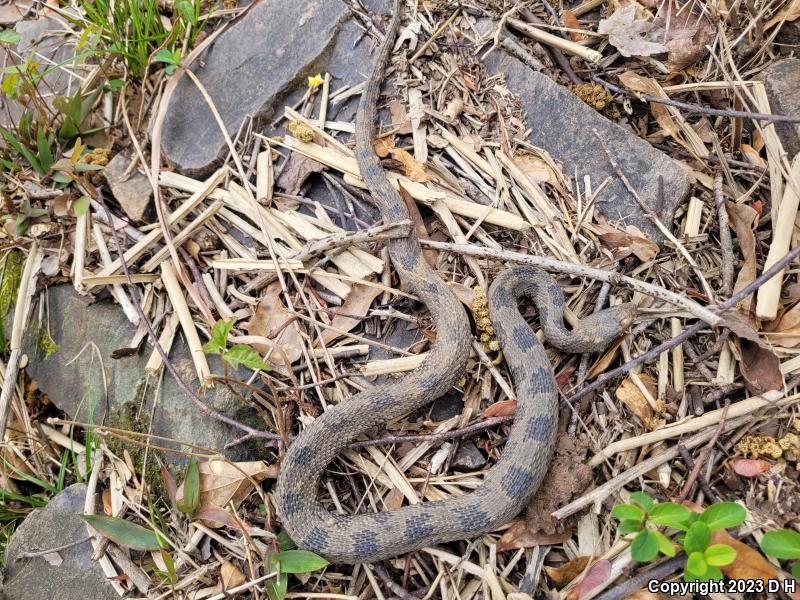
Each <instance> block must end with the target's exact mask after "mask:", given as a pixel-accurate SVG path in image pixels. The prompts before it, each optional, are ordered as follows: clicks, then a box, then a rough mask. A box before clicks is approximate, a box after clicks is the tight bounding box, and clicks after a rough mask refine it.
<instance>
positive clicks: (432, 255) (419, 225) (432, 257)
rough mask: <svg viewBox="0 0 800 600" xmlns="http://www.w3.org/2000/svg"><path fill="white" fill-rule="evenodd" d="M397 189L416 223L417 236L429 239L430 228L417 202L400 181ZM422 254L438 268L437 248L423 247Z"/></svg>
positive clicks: (412, 220) (431, 264) (432, 265)
mask: <svg viewBox="0 0 800 600" xmlns="http://www.w3.org/2000/svg"><path fill="white" fill-rule="evenodd" d="M397 191H398V192H399V193H400V197H401V198H402V199H403V203H404V204H405V205H406V210H407V211H408V216H409V217H410V218H411V222H412V223H413V224H414V230H415V231H416V232H417V237H418V238H419V239H421V240H429V239H430V235H428V228H427V227H426V226H425V221H424V220H423V218H422V213H421V212H419V207H417V202H416V200H414V198H413V197H412V196H411V194H409V193H408V191H407V190H406V189H405V188H404V187H403V186H402V185H401V184H400V182H398V189H397ZM422 256H424V257H425V260H426V261H427V262H428V264H429V265H430V266H431V267H433V268H434V269H436V257H437V256H439V253H438V252H437V251H436V250H433V249H431V248H423V249H422Z"/></svg>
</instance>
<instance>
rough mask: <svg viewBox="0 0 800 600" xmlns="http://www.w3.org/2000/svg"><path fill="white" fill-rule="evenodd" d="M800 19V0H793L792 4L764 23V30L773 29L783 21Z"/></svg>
mask: <svg viewBox="0 0 800 600" xmlns="http://www.w3.org/2000/svg"><path fill="white" fill-rule="evenodd" d="M797 19H800V0H792V2H791V4H789V6H787V7H786V8H784V9H783V10H780V11H778V12H777V13H776V14H775V16H774V17H772V18H771V19H770V20H769V21H767V22H766V23H765V24H764V31H766V30H767V29H772V28H773V27H775V25H777V24H778V23H780V22H781V21H796V20H797Z"/></svg>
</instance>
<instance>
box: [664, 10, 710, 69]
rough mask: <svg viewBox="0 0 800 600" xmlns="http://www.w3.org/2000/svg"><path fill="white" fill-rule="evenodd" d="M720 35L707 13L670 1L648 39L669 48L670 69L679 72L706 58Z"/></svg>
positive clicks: (668, 65)
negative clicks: (693, 10) (696, 11)
mask: <svg viewBox="0 0 800 600" xmlns="http://www.w3.org/2000/svg"><path fill="white" fill-rule="evenodd" d="M716 34H717V26H716V25H715V24H714V22H713V21H712V20H711V19H710V18H709V17H708V16H707V15H706V14H696V13H694V12H692V10H691V8H689V9H688V10H687V7H686V6H684V5H683V4H678V2H675V1H673V0H668V1H667V2H664V3H661V4H660V6H659V9H658V14H656V18H655V20H654V21H653V28H652V29H651V30H650V33H649V35H648V37H649V39H651V40H654V41H658V42H663V43H664V44H665V45H666V47H667V50H668V52H667V67H669V69H670V70H671V71H673V72H675V71H680V70H682V69H685V68H686V67H688V66H689V65H691V64H693V63H694V62H696V61H697V60H698V59H699V58H700V57H702V56H703V55H704V54H705V53H706V45H708V44H710V43H711V42H712V40H713V39H714V36H715V35H716Z"/></svg>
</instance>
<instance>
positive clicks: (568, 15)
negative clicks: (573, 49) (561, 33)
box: [562, 10, 586, 42]
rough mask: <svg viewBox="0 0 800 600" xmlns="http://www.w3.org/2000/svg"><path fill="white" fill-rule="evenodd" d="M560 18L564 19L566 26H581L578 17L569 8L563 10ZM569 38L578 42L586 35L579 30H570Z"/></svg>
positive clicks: (574, 27)
mask: <svg viewBox="0 0 800 600" xmlns="http://www.w3.org/2000/svg"><path fill="white" fill-rule="evenodd" d="M562 18H563V19H564V27H568V28H569V29H580V28H581V23H580V21H578V17H576V16H575V13H574V12H572V11H571V10H565V11H564V12H563V13H562ZM569 39H571V40H572V41H573V42H580V41H581V40H584V39H586V35H585V34H583V33H580V32H579V31H570V32H569Z"/></svg>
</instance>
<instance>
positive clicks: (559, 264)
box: [420, 240, 722, 325]
mask: <svg viewBox="0 0 800 600" xmlns="http://www.w3.org/2000/svg"><path fill="white" fill-rule="evenodd" d="M420 244H421V245H422V246H423V247H427V248H434V249H436V250H447V251H450V252H457V253H459V254H465V255H468V256H481V257H489V258H496V259H497V260H507V261H512V262H517V263H522V264H527V265H534V266H537V267H541V268H542V269H546V270H548V271H558V272H561V273H568V274H570V275H576V276H578V277H591V278H592V279H597V280H598V281H604V282H608V283H610V284H611V285H619V286H624V287H627V288H629V289H632V290H635V291H637V292H641V293H642V294H646V295H647V296H652V297H654V298H659V299H660V300H664V301H666V302H669V303H670V304H674V305H675V306H680V307H682V308H685V309H686V310H687V311H689V312H690V313H691V314H693V315H694V316H695V317H697V318H698V319H701V320H702V321H704V322H705V323H707V324H709V325H719V324H720V322H721V320H722V319H721V318H720V317H719V315H717V314H716V313H715V312H714V311H712V310H711V309H710V308H706V307H704V306H702V305H701V304H698V303H697V302H695V301H694V300H690V299H689V298H687V297H686V296H685V295H681V294H676V293H675V292H672V291H670V290H668V289H666V288H663V287H661V286H658V285H653V284H652V283H646V282H644V281H639V280H638V279H634V278H632V277H626V276H625V275H620V274H619V273H617V272H615V271H608V270H604V269H596V268H593V267H587V266H585V265H581V264H575V263H572V262H567V261H563V260H556V259H554V258H548V257H546V256H532V255H529V254H522V253H521V252H512V251H509V250H496V249H494V248H486V247H483V246H475V245H473V244H453V243H450V242H438V241H434V240H420Z"/></svg>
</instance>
